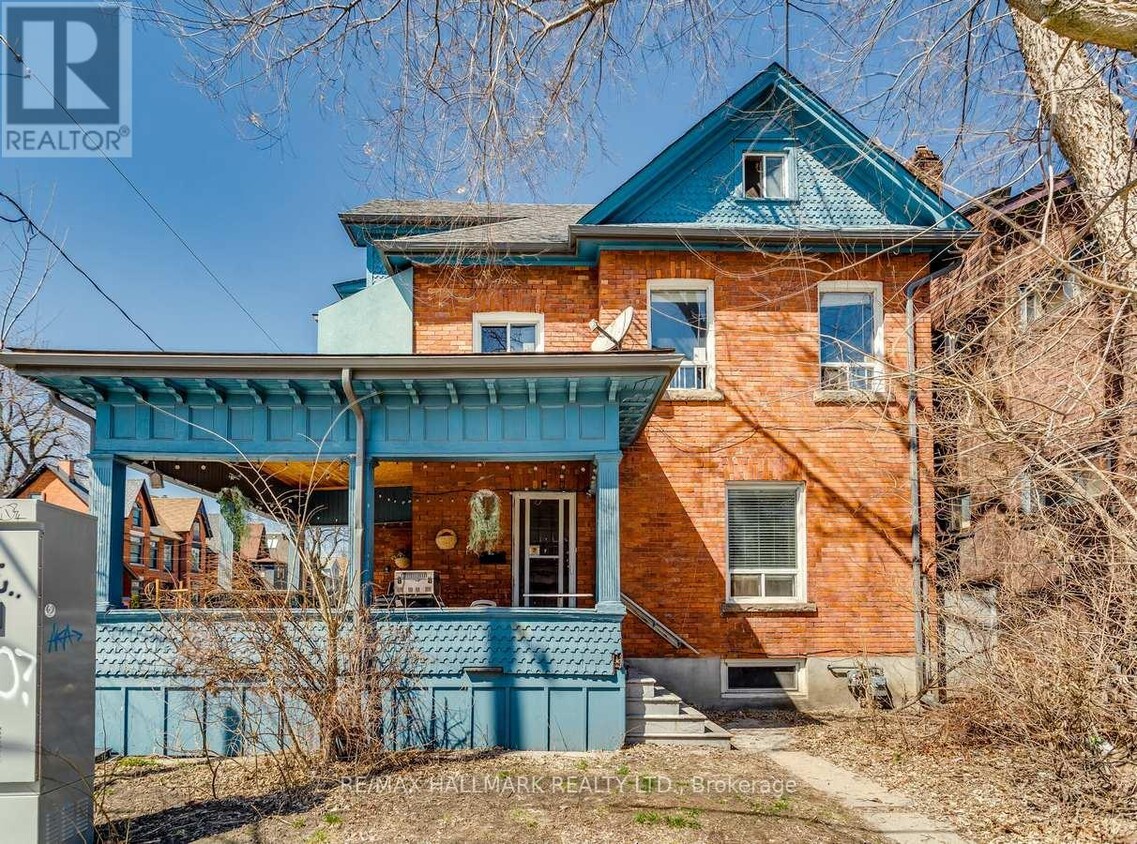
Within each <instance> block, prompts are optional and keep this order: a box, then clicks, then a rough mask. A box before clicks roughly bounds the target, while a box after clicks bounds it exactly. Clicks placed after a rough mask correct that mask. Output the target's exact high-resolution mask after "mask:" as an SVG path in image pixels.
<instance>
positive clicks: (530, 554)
mask: <svg viewBox="0 0 1137 844" xmlns="http://www.w3.org/2000/svg"><path fill="white" fill-rule="evenodd" d="M576 597H577V596H576V493H574V492H518V493H514V496H513V604H514V606H519V607H574V606H576Z"/></svg>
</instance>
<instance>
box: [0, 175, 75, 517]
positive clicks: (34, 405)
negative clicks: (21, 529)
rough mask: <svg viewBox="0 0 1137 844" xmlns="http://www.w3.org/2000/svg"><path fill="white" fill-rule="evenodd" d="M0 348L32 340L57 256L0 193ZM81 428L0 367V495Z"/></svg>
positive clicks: (66, 449) (70, 445)
mask: <svg viewBox="0 0 1137 844" xmlns="http://www.w3.org/2000/svg"><path fill="white" fill-rule="evenodd" d="M0 198H2V199H3V201H4V205H3V206H0V221H2V222H4V223H6V224H7V226H6V227H5V229H4V230H3V232H2V233H0V234H2V237H0V252H2V255H3V257H2V259H0V260H2V261H3V264H2V265H0V348H6V347H7V346H9V345H10V344H11V343H12V342H14V341H16V340H17V339H18V340H19V341H20V342H24V343H29V342H32V341H33V340H34V328H33V326H32V325H31V319H30V318H31V317H32V316H33V315H34V306H35V303H36V300H37V299H38V297H39V295H40V293H41V292H42V291H43V289H44V285H45V284H46V283H47V281H48V278H49V277H50V276H51V274H52V272H53V271H54V269H55V267H56V264H57V262H58V260H59V252H58V251H57V250H56V249H55V248H54V246H53V245H52V244H50V243H48V242H46V240H45V239H44V237H43V235H42V233H41V230H40V228H39V226H38V225H37V224H36V223H35V222H34V221H33V220H31V218H30V217H28V216H27V214H26V213H25V211H24V209H23V208H22V207H21V206H19V205H18V204H15V203H12V202H10V201H8V198H7V197H6V196H2V195H0ZM84 434H85V432H84V431H83V430H82V426H78V425H77V424H76V422H75V420H74V419H73V418H71V417H70V416H69V415H68V414H66V413H65V412H63V411H62V410H60V408H59V406H58V405H57V404H56V402H54V401H53V400H52V397H51V396H50V395H49V394H48V393H47V392H46V391H45V390H43V389H41V388H39V387H36V386H35V385H33V384H31V383H30V382H28V381H25V380H24V379H22V378H19V377H18V376H16V375H14V374H13V373H12V372H10V371H8V370H7V369H3V368H0V497H2V496H4V495H6V494H8V493H10V492H12V491H13V490H14V489H16V488H17V487H18V486H20V485H21V484H22V483H23V482H24V481H26V480H27V479H28V478H30V477H31V476H32V475H33V474H34V473H35V472H36V471H37V470H39V469H40V468H41V467H42V466H44V465H45V464H47V463H50V462H52V461H54V460H59V459H62V458H65V457H68V456H70V455H73V454H75V453H76V452H77V451H82V450H85V449H83V447H82V444H83V437H84Z"/></svg>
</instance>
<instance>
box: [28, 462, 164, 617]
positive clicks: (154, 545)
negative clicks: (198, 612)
mask: <svg viewBox="0 0 1137 844" xmlns="http://www.w3.org/2000/svg"><path fill="white" fill-rule="evenodd" d="M12 497H13V498H38V499H40V500H42V501H46V502H47V503H48V504H55V505H57V506H60V507H67V508H68V509H71V510H78V511H80V512H83V513H86V512H89V509H90V506H89V498H90V495H89V492H88V490H87V488H86V486H84V485H83V482H82V479H81V478H79V477H78V476H77V475H76V472H75V465H74V463H73V462H72V461H69V460H61V461H59V462H58V463H57V464H54V465H47V466H44V467H43V468H41V469H40V470H39V471H38V472H36V473H35V474H34V475H33V476H32V477H31V478H29V479H28V481H27V482H25V483H24V484H23V485H22V486H21V487H20V488H18V489H17V490H15V492H14V493H13V496H12ZM123 509H124V512H125V514H126V516H125V518H124V520H123V523H124V525H123V572H122V594H123V596H124V598H125V599H127V601H128V603H131V604H136V605H146V606H150V605H152V604H153V603H154V602H155V600H156V596H157V593H156V590H155V587H154V584H156V583H160V584H161V585H162V588H163V589H173V588H176V587H177V586H178V585H179V583H180V582H181V571H180V569H179V568H178V567H177V565H176V562H175V560H176V557H177V553H178V552H177V548H178V546H179V545H180V543H181V539H180V537H179V536H178V534H176V533H174V532H173V531H171V530H169V529H168V528H167V527H166V526H164V525H163V524H162V523H161V521H160V520H159V518H158V515H157V513H156V511H155V509H154V505H153V502H152V500H151V496H150V490H149V488H148V486H147V485H146V481H145V480H143V479H141V478H129V479H127V480H126V482H125V487H124V493H123Z"/></svg>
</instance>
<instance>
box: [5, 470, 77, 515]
mask: <svg viewBox="0 0 1137 844" xmlns="http://www.w3.org/2000/svg"><path fill="white" fill-rule="evenodd" d="M33 495H38V496H40V499H41V500H43V501H46V502H47V503H48V504H54V505H56V506H57V507H66V508H67V509H68V510H78V511H79V512H80V513H86V512H87V502H86V501H84V500H83V499H82V498H80V497H79V496H78V495H76V494H75V493H74V492H73V491H72V490H71V489H69V488H68V486H67V484H65V483H63V481H61V480H59V478H58V477H56V476H55V474H54V473H52V472H50V471H41V472H40V474H39V477H37V478H36V479H35V480H34V481H32V482H31V483H30V484H28V485H27V487H26V488H25V489H24V490H23V491H22V492H21V493H20V497H21V498H31V497H32V496H33Z"/></svg>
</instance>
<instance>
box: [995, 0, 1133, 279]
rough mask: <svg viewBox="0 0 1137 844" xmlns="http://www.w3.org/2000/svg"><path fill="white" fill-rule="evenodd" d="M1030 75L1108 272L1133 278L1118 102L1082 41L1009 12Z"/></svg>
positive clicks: (1127, 165)
mask: <svg viewBox="0 0 1137 844" xmlns="http://www.w3.org/2000/svg"><path fill="white" fill-rule="evenodd" d="M1011 20H1012V22H1013V24H1014V28H1015V34H1016V35H1017V36H1018V40H1019V49H1020V51H1021V52H1022V57H1023V63H1024V64H1025V66H1026V72H1027V77H1028V78H1029V79H1030V84H1031V87H1032V88H1033V89H1034V92H1035V94H1036V96H1037V97H1038V103H1039V107H1040V109H1041V110H1042V116H1043V119H1044V120H1045V121H1046V123H1047V125H1049V127H1050V131H1051V133H1052V134H1053V135H1054V139H1055V141H1057V143H1058V148H1059V149H1060V150H1061V151H1062V155H1063V156H1064V157H1065V158H1066V161H1067V162H1068V163H1069V164H1070V170H1071V171H1072V172H1073V174H1074V178H1075V179H1076V180H1077V183H1078V190H1079V193H1080V194H1081V196H1082V198H1083V199H1084V201H1085V204H1086V210H1087V212H1088V213H1089V215H1090V219H1091V229H1092V232H1093V234H1094V237H1095V238H1096V239H1097V241H1098V247H1099V248H1100V249H1101V251H1102V255H1103V257H1104V258H1105V259H1106V261H1107V269H1108V271H1109V274H1110V276H1112V277H1113V278H1114V279H1116V280H1117V281H1118V282H1119V283H1120V284H1123V285H1126V286H1128V287H1130V288H1132V287H1133V285H1134V282H1135V281H1137V272H1135V267H1137V227H1134V226H1133V225H1130V223H1131V221H1132V219H1133V212H1134V210H1137V208H1135V202H1134V199H1133V192H1132V182H1133V179H1134V174H1135V173H1134V158H1133V141H1132V139H1131V138H1130V136H1129V129H1128V126H1127V119H1126V118H1127V115H1126V114H1125V109H1124V108H1123V106H1122V104H1121V101H1120V100H1119V99H1118V98H1117V97H1116V96H1114V94H1113V93H1112V92H1111V91H1110V90H1109V88H1108V87H1107V85H1106V83H1105V80H1104V79H1102V76H1101V74H1100V73H1099V72H1098V71H1097V70H1095V69H1094V67H1093V66H1092V65H1091V64H1090V59H1089V56H1088V55H1087V53H1086V48H1085V46H1084V45H1082V44H1081V43H1078V42H1074V41H1070V40H1069V39H1067V38H1063V37H1062V36H1060V35H1056V34H1055V33H1054V32H1052V31H1050V30H1049V29H1047V28H1046V27H1044V26H1041V25H1039V24H1037V23H1035V22H1034V21H1033V20H1031V19H1030V18H1028V17H1026V16H1024V15H1022V14H1020V13H1018V12H1015V11H1012V12H1011Z"/></svg>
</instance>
